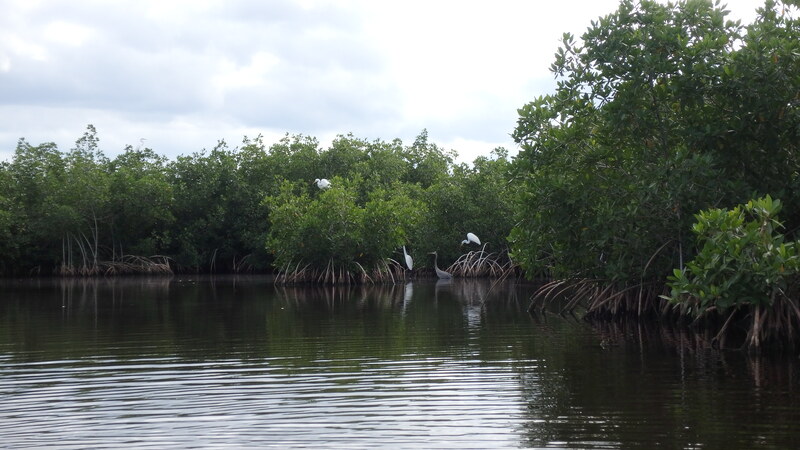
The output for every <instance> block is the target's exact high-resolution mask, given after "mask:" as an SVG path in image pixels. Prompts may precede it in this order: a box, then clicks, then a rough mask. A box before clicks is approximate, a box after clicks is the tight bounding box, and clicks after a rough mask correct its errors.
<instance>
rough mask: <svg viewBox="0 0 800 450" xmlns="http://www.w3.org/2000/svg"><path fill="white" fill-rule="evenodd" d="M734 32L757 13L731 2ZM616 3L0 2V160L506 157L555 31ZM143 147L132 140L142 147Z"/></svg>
mask: <svg viewBox="0 0 800 450" xmlns="http://www.w3.org/2000/svg"><path fill="white" fill-rule="evenodd" d="M723 3H727V4H728V5H729V8H728V9H730V10H731V11H732V17H733V18H737V19H742V20H743V22H745V23H747V22H750V21H751V20H752V18H753V17H754V11H755V9H756V8H757V7H758V6H759V5H760V4H762V3H763V2H762V1H760V0H729V1H727V2H723ZM617 5H618V1H617V0H555V1H532V0H529V1H504V0H495V1H492V2H488V1H484V2H470V1H464V0H460V1H435V0H426V1H414V0H403V1H335V2H334V1H315V0H314V1H312V0H296V1H291V0H270V1H231V0H219V1H206V0H189V1H173V0H154V1H143V0H135V1H107V0H102V1H100V0H97V1H85V0H72V1H38V0H20V1H17V0H0V160H4V159H10V158H11V155H12V154H13V151H14V148H16V144H17V141H18V139H19V138H21V137H24V138H25V139H26V140H27V141H28V142H29V143H31V144H34V145H38V144H40V143H43V142H55V143H56V144H58V146H59V148H60V149H61V150H64V151H66V150H68V149H70V148H72V146H73V144H74V142H75V140H76V139H77V138H79V137H80V136H81V135H82V134H83V132H84V131H85V128H86V125H87V124H93V125H95V127H96V128H97V130H98V135H99V137H100V144H101V149H102V150H103V151H104V152H105V153H106V154H107V155H109V156H112V157H113V156H114V155H116V154H118V153H119V152H120V151H122V149H123V148H124V147H125V145H126V144H130V145H133V146H137V145H139V143H140V142H144V144H145V145H146V146H147V147H150V148H152V149H153V150H155V151H156V152H157V153H159V154H162V155H166V156H168V157H170V158H174V157H175V156H177V155H188V154H190V153H193V152H196V151H200V150H202V149H204V148H205V149H210V148H212V147H214V145H215V144H216V143H217V141H218V140H221V139H224V140H226V141H227V142H228V143H229V144H231V145H232V146H235V145H238V144H240V143H241V140H242V137H243V136H245V135H247V136H251V137H255V136H256V135H258V134H262V135H263V136H264V140H265V142H266V143H267V144H272V143H274V142H276V141H277V140H278V139H280V137H281V136H283V135H284V134H285V133H287V132H288V133H290V134H304V135H310V136H315V137H317V138H318V139H319V140H320V141H321V143H322V144H323V146H324V147H327V145H328V144H329V143H330V140H331V139H332V138H333V137H334V136H336V135H337V134H347V133H349V132H352V133H353V134H354V135H355V136H356V137H359V138H365V139H368V140H374V139H382V140H387V141H388V140H391V139H394V138H400V139H402V140H403V142H405V143H407V144H410V143H411V142H413V139H414V137H415V136H417V135H418V134H419V132H420V131H421V130H422V129H423V128H425V129H427V130H428V134H429V139H430V140H431V141H433V142H435V143H437V144H438V145H441V146H443V147H445V148H447V149H453V150H456V151H457V152H458V153H459V155H460V158H459V159H460V160H462V161H468V162H469V161H472V160H473V159H474V158H475V157H476V156H479V155H486V154H488V153H489V152H490V151H491V150H492V149H493V148H495V147H497V146H503V147H506V148H507V149H509V150H510V151H511V152H512V154H513V153H515V152H516V146H515V144H514V143H513V141H512V140H511V139H510V137H509V135H510V133H511V132H512V131H513V129H514V126H515V123H516V117H517V112H516V111H517V108H519V107H521V106H522V105H524V104H525V103H527V102H528V101H530V100H532V99H533V98H535V97H536V96H539V95H543V94H546V93H549V92H552V90H553V88H554V86H555V82H554V80H553V77H552V74H550V72H549V71H548V67H549V66H550V64H551V63H552V62H553V54H554V52H555V50H556V49H557V47H558V44H559V38H560V36H561V34H562V33H563V32H565V31H569V32H572V33H573V34H575V35H578V36H579V35H580V34H582V33H583V31H585V30H586V28H587V27H588V26H589V22H590V20H592V19H596V18H597V17H599V16H601V15H606V14H609V13H611V12H613V11H614V10H615V9H616V7H617ZM140 139H145V141H140Z"/></svg>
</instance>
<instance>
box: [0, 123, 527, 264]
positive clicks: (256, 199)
mask: <svg viewBox="0 0 800 450" xmlns="http://www.w3.org/2000/svg"><path fill="white" fill-rule="evenodd" d="M455 156H456V155H455V153H454V152H453V151H448V150H444V149H443V148H441V147H439V146H437V145H436V144H434V143H431V142H429V141H428V134H427V131H425V130H423V131H422V132H421V133H420V134H419V136H418V137H417V138H416V139H415V141H414V142H413V143H412V144H410V145H404V144H403V143H402V141H400V140H397V139H396V140H393V141H390V142H386V141H382V140H375V141H367V140H364V139H359V138H357V137H355V136H353V135H350V134H349V135H341V136H338V137H337V138H336V139H334V140H333V142H332V143H331V145H330V146H329V147H328V148H322V147H321V146H320V144H319V142H318V141H317V139H315V138H313V137H309V136H303V135H294V136H290V135H288V134H287V135H286V136H284V137H283V138H282V139H280V140H279V141H278V142H276V143H273V144H271V145H269V146H267V145H266V144H265V143H264V142H263V139H262V138H261V137H260V136H258V137H255V138H247V137H245V138H244V139H243V142H242V143H241V145H239V146H235V147H231V146H229V145H228V144H227V143H226V142H222V141H221V142H219V143H217V145H216V146H215V147H214V148H212V149H211V150H210V151H206V150H203V151H199V152H196V153H194V154H191V155H183V156H178V157H177V158H176V159H175V160H173V161H170V160H168V159H167V158H165V157H163V156H160V155H158V154H157V153H155V152H154V151H153V150H152V149H149V148H142V147H138V148H133V147H132V146H127V147H126V148H125V149H124V151H123V152H122V153H120V154H119V155H118V156H116V157H114V158H109V157H107V156H106V155H105V153H104V152H103V151H102V150H101V148H100V137H99V135H98V132H97V130H96V129H95V128H94V126H92V125H89V126H88V127H87V129H86V132H85V133H84V134H83V136H82V137H81V138H80V139H78V140H77V141H76V143H75V146H74V147H73V148H71V149H70V150H68V151H66V152H62V151H61V150H59V149H58V148H57V146H56V145H55V144H53V143H44V144H40V145H32V144H30V143H28V142H27V141H25V140H24V139H21V140H20V141H19V143H18V145H17V148H16V150H15V152H14V155H13V157H12V159H11V161H8V162H4V163H2V165H0V269H2V272H3V273H5V274H7V275H26V274H30V273H37V274H50V273H61V274H108V273H111V274H113V273H127V272H147V273H153V272H162V271H163V272H167V271H172V272H215V273H224V272H245V271H247V272H265V271H273V270H276V269H281V268H284V267H285V266H286V265H287V264H288V263H289V262H291V261H294V262H295V263H298V264H301V266H302V267H305V266H307V265H310V266H311V267H313V268H321V267H325V266H326V265H328V264H333V265H335V266H336V267H337V268H339V269H341V270H345V271H354V270H356V267H358V266H361V267H369V268H373V267H374V266H376V265H378V264H379V263H381V264H382V263H383V262H384V261H386V260H387V259H393V260H396V261H401V260H402V259H403V258H402V246H406V248H407V249H408V251H409V252H410V253H411V254H412V255H413V257H414V259H415V260H416V261H417V266H418V267H420V268H422V267H426V266H427V265H430V261H429V260H428V258H427V252H430V251H434V250H438V252H439V254H440V256H441V257H443V259H445V260H449V261H451V262H452V261H454V260H455V259H456V258H457V257H458V256H459V254H460V253H461V252H462V251H463V250H464V249H463V248H461V247H460V245H459V243H460V242H461V240H462V239H463V236H464V235H465V234H466V233H467V232H475V233H479V234H480V235H481V236H482V237H483V238H484V240H485V241H486V242H487V243H488V244H487V245H488V246H489V248H491V249H492V250H493V251H494V252H496V253H497V254H498V255H499V254H506V251H507V248H506V242H505V237H506V236H507V235H508V233H509V232H510V229H511V220H512V214H511V198H510V195H508V191H509V190H510V186H508V184H507V183H506V180H507V179H508V177H507V173H508V170H509V167H510V161H509V158H508V153H507V151H506V150H505V149H503V148H497V149H495V150H493V151H492V153H491V155H489V156H486V157H479V158H477V159H476V160H475V161H474V162H473V164H465V163H456V162H455ZM323 177H324V178H328V179H330V180H331V181H332V186H331V188H330V189H325V190H320V189H319V188H318V187H317V186H316V185H315V184H314V183H313V181H314V179H315V178H323Z"/></svg>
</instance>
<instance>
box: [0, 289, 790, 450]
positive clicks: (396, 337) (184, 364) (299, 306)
mask: <svg viewBox="0 0 800 450" xmlns="http://www.w3.org/2000/svg"><path fill="white" fill-rule="evenodd" d="M531 292H532V287H531V286H529V285H524V284H513V283H504V284H502V285H499V286H496V287H494V288H493V289H491V290H490V284H489V283H488V282H475V281H461V280H455V281H453V282H452V283H451V284H447V285H437V284H436V283H435V282H433V281H415V282H414V283H413V284H408V285H397V286H394V287H380V288H376V287H373V288H350V289H346V288H327V289H321V288H285V289H284V288H276V287H274V286H273V285H272V283H271V281H270V279H268V278H262V277H235V278H233V277H231V278H203V277H173V278H146V279H145V278H126V279H111V280H34V281H8V280H6V281H0V447H3V448H26V447H35V448H41V447H53V448H102V447H112V448H123V447H124V448H187V447H203V448H207V447H212V448H219V447H230V448H243V447H249V448H253V447H258V448H263V447H270V446H272V447H278V448H287V447H323V448H330V447H340V448H403V447H419V448H441V447H449V448H492V447H564V448H654V447H660V448H726V449H733V448H756V447H757V448H797V447H798V445H799V444H800V402H799V401H798V396H797V394H798V388H799V387H800V384H799V380H800V374H798V358H797V355H796V354H793V355H782V356H771V357H755V356H748V355H746V354H742V353H741V352H720V351H716V350H713V349H709V348H707V347H706V346H704V345H703V344H702V343H698V342H697V341H696V340H695V338H693V337H692V336H690V335H687V334H682V333H680V332H675V331H668V330H661V329H659V328H658V327H657V326H656V325H655V324H649V325H636V324H627V325H624V324H623V325H619V324H618V325H608V324H606V325H602V326H595V325H591V324H588V323H586V322H584V321H581V320H576V319H575V318H573V317H562V316H559V315H558V314H555V313H547V314H544V315H541V316H536V317H534V316H530V315H529V314H527V313H526V312H525V310H526V308H527V305H528V298H529V297H530V294H531Z"/></svg>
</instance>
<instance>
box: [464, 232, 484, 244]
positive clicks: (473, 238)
mask: <svg viewBox="0 0 800 450" xmlns="http://www.w3.org/2000/svg"><path fill="white" fill-rule="evenodd" d="M470 242H474V243H476V244H478V245H481V240H480V239H478V236H475V235H474V234H473V233H467V238H466V239H464V240H463V241H461V245H464V244H469V243H470Z"/></svg>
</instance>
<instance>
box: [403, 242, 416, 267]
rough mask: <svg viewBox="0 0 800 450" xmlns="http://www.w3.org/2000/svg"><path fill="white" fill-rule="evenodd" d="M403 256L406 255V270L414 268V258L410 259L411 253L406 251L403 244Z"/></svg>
mask: <svg viewBox="0 0 800 450" xmlns="http://www.w3.org/2000/svg"><path fill="white" fill-rule="evenodd" d="M403 256H405V257H406V266H407V267H408V270H412V269H414V260H413V259H411V255H409V254H408V253H406V246H405V245H404V246H403Z"/></svg>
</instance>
